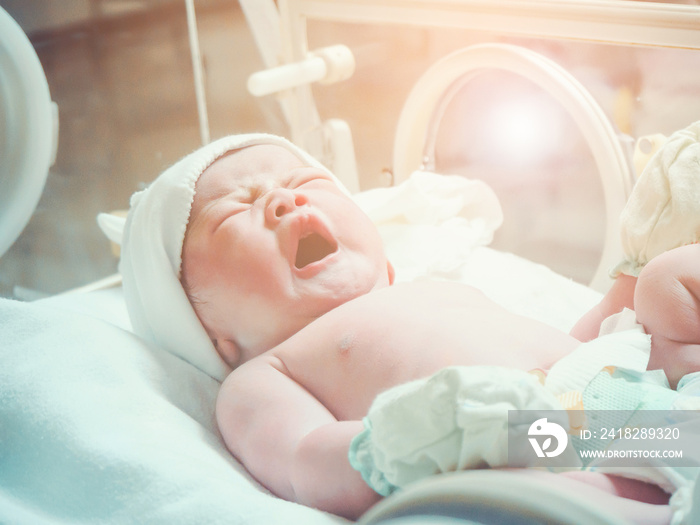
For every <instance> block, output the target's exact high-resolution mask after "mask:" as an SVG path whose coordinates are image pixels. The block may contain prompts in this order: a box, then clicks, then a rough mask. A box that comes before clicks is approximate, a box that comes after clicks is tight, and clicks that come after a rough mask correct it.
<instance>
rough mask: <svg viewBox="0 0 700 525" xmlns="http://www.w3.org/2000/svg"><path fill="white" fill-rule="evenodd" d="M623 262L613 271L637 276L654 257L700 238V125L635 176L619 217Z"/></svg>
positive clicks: (681, 133)
mask: <svg viewBox="0 0 700 525" xmlns="http://www.w3.org/2000/svg"><path fill="white" fill-rule="evenodd" d="M620 223H621V240H622V248H623V252H624V258H623V260H622V261H620V262H619V263H618V264H617V265H616V266H615V267H614V268H613V269H612V270H611V275H612V276H613V277H615V276H617V275H619V274H620V273H624V274H628V275H634V276H636V275H639V272H640V271H641V270H642V268H643V267H644V266H645V265H646V264H647V263H648V262H649V261H650V260H652V259H653V258H654V257H656V256H657V255H659V254H661V253H663V252H665V251H668V250H670V249H672V248H676V247H679V246H683V245H686V244H691V243H695V242H698V239H699V236H700V121H698V122H695V123H693V124H691V125H690V126H688V127H687V128H685V129H683V130H680V131H677V132H675V133H673V134H672V135H671V136H670V137H669V138H668V140H667V141H666V142H665V143H664V144H663V146H661V148H660V149H659V150H658V151H657V152H656V154H654V156H653V157H652V158H651V160H650V161H649V163H648V164H647V165H646V167H645V168H644V171H642V173H641V174H640V175H639V179H638V180H637V182H636V184H635V186H634V188H633V190H632V195H631V196H630V198H629V200H628V201H627V204H626V206H625V208H624V209H623V211H622V214H621V217H620Z"/></svg>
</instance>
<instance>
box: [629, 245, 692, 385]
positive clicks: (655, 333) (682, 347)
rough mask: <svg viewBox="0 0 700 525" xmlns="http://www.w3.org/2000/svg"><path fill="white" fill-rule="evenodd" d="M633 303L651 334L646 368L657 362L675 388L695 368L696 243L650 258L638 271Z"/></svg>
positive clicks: (654, 366) (640, 321)
mask: <svg viewBox="0 0 700 525" xmlns="http://www.w3.org/2000/svg"><path fill="white" fill-rule="evenodd" d="M634 306H635V310H636V313H637V321H638V322H639V323H641V324H642V325H643V326H644V329H645V330H646V331H647V333H649V334H651V358H650V360H649V369H650V370H652V369H656V368H662V369H663V370H664V371H665V372H666V375H667V376H668V380H669V382H670V383H671V386H672V387H674V388H675V386H676V385H677V383H678V381H679V380H680V378H681V377H683V376H684V375H685V374H688V373H691V372H697V371H700V244H691V245H688V246H683V247H681V248H676V249H674V250H670V251H668V252H665V253H663V254H661V255H659V256H658V257H655V258H654V259H652V260H651V261H650V262H649V263H648V264H647V265H646V266H645V268H644V269H643V270H642V272H641V273H640V275H639V280H638V283H637V288H636V291H635V295H634Z"/></svg>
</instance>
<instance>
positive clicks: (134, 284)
mask: <svg viewBox="0 0 700 525" xmlns="http://www.w3.org/2000/svg"><path fill="white" fill-rule="evenodd" d="M256 144H272V145H277V146H282V147H284V148H287V149H288V150H289V151H290V152H292V153H293V154H294V155H296V156H297V157H299V158H300V159H301V160H302V161H303V162H305V163H307V164H308V165H310V166H314V167H318V168H320V169H323V170H324V171H325V172H326V173H328V174H329V175H331V177H333V175H332V174H331V173H330V172H329V171H328V170H327V169H326V168H325V167H323V166H322V165H321V164H320V163H319V162H318V161H317V160H315V159H314V158H313V157H311V156H310V155H309V154H307V153H305V152H304V151H302V150H301V149H299V148H298V147H297V146H295V145H294V144H292V143H291V142H289V141H288V140H286V139H284V138H282V137H278V136H275V135H267V134H261V133H255V134H244V135H232V136H228V137H224V138H221V139H219V140H216V141H214V142H212V143H210V144H207V145H206V146H204V147H202V148H200V149H198V150H197V151H195V152H193V153H191V154H189V155H188V156H186V157H184V158H183V159H181V160H180V161H178V162H177V163H176V164H174V165H173V166H171V167H170V168H168V169H167V170H165V171H164V172H163V173H162V174H161V175H160V176H159V177H158V178H157V179H156V180H154V181H153V182H152V183H151V184H150V185H149V186H148V188H146V189H145V190H143V191H140V192H138V193H135V194H134V195H133V196H132V197H131V202H130V206H131V207H130V210H129V214H128V216H127V218H126V220H125V221H124V220H123V219H122V220H121V221H120V219H116V218H115V217H114V216H108V215H106V214H100V215H99V216H98V223H99V224H100V227H101V228H102V229H103V231H105V233H106V234H107V236H108V237H109V238H110V239H112V240H113V241H115V242H120V243H121V245H122V249H121V260H120V263H119V271H120V272H121V274H122V277H123V287H124V297H125V299H126V305H127V309H128V311H129V317H130V319H131V324H132V327H133V330H134V332H135V333H136V334H137V335H139V336H141V337H143V338H144V339H147V340H149V341H152V342H154V343H155V344H157V345H158V346H160V347H161V348H164V349H165V350H167V351H169V352H171V353H173V354H175V355H177V356H179V357H181V358H183V359H185V360H186V361H189V362H190V363H191V364H193V365H195V366H196V367H197V368H199V369H200V370H202V371H203V372H206V373H207V374H209V375H210V376H212V377H213V378H215V379H217V380H219V381H223V379H224V378H225V377H226V376H227V375H228V373H229V372H230V371H231V369H230V367H229V366H228V365H227V364H226V363H225V362H224V360H223V359H222V358H221V356H219V354H218V352H217V351H216V349H215V348H214V345H213V343H212V342H211V340H210V338H209V336H208V335H207V332H206V331H205V329H204V327H203V326H202V324H201V323H200V321H199V319H198V317H197V315H196V314H195V311H194V308H193V307H192V305H191V304H190V302H189V300H188V298H187V295H186V294H185V291H184V289H183V287H182V285H181V283H180V269H181V263H182V245H183V242H184V238H185V230H186V229H187V223H188V221H189V217H190V210H191V207H192V202H193V200H194V195H195V184H196V183H197V180H198V179H199V177H200V175H201V174H202V172H203V171H204V170H205V169H207V168H208V167H209V166H210V165H211V164H212V163H213V162H214V161H216V160H217V159H218V158H220V157H221V156H222V155H224V154H225V153H227V152H229V151H233V150H237V149H241V148H245V147H248V146H253V145H256ZM333 178H334V180H336V182H337V183H338V185H339V186H341V187H342V184H341V183H340V182H339V181H337V179H336V178H335V177H333Z"/></svg>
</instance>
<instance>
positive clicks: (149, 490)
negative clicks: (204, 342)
mask: <svg viewBox="0 0 700 525" xmlns="http://www.w3.org/2000/svg"><path fill="white" fill-rule="evenodd" d="M85 304H86V303H83V309H84V310H87V311H91V309H92V307H91V306H90V305H89V303H87V307H85ZM70 306H71V304H70V301H66V300H57V301H56V300H49V301H46V302H44V301H40V302H38V303H31V304H29V303H20V302H17V301H10V300H6V299H0V523H12V524H23V523H27V524H30V523H31V524H41V523H149V524H158V523H164V524H165V523H167V524H178V523H183V524H185V523H187V524H197V523H207V524H216V523H226V524H237V523H240V524H246V525H249V524H261V525H262V524H264V525H271V524H277V523H279V524H285V525H286V524H290V523H303V524H318V525H326V524H333V523H339V522H342V520H340V519H339V518H335V517H332V516H329V515H327V514H323V513H321V512H318V511H315V510H312V509H308V508H306V507H302V506H300V505H296V504H292V503H288V502H285V501H282V500H280V499H278V498H275V497H273V496H271V495H269V494H267V493H266V492H265V491H264V490H263V489H262V488H261V487H260V486H259V485H258V484H257V483H256V482H255V481H254V480H252V479H251V477H250V476H249V475H248V474H247V473H246V471H245V470H244V469H243V468H242V467H241V465H240V464H239V463H237V462H236V461H235V460H234V459H233V458H232V457H231V456H230V454H229V453H228V451H227V450H226V448H225V446H224V445H223V443H222V440H221V438H220V436H219V434H218V431H217V429H216V424H215V420H214V413H213V411H214V401H215V398H216V394H217V391H218V387H219V384H218V383H217V382H216V381H215V380H213V379H211V378H210V377H208V376H206V375H205V374H203V373H201V372H199V371H198V370H197V369H195V368H194V367H192V366H191V365H189V364H188V363H186V362H184V361H182V360H180V359H179V358H177V357H174V356H172V355H170V354H168V353H166V352H163V351H160V350H159V349H157V348H152V347H149V346H148V345H146V344H145V343H144V342H142V341H141V340H140V339H138V338H137V337H135V336H134V335H133V334H132V333H131V332H129V331H127V330H125V329H123V328H120V327H119V326H116V325H115V324H112V323H107V322H105V321H103V320H100V319H98V318H96V317H95V316H93V315H85V314H80V313H76V312H75V311H70V308H69V307H70ZM241 424H245V422H244V421H242V422H241Z"/></svg>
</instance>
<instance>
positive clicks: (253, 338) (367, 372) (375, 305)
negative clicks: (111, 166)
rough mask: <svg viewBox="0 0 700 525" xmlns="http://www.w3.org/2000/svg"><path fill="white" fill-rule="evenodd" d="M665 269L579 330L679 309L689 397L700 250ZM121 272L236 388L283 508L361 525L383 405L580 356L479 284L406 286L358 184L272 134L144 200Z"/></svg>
mask: <svg viewBox="0 0 700 525" xmlns="http://www.w3.org/2000/svg"><path fill="white" fill-rule="evenodd" d="M695 240H697V239H695ZM676 252H677V253H676ZM659 261H660V262H659V264H658V267H657V268H653V265H651V264H650V265H648V268H650V272H649V273H650V275H651V276H652V277H653V278H651V279H649V280H647V279H645V276H644V271H642V274H641V275H640V277H639V280H638V282H639V286H637V287H636V288H637V291H638V292H639V291H642V292H641V293H638V294H637V297H636V299H637V301H636V303H635V286H636V284H637V278H636V277H631V276H628V275H623V276H622V277H620V278H619V279H618V283H620V284H617V285H616V286H613V288H612V290H611V292H610V294H608V296H607V297H606V298H605V300H604V301H603V303H601V306H600V307H599V308H598V309H597V311H596V312H595V315H594V316H593V317H592V318H591V319H592V320H590V321H587V322H586V323H584V324H583V325H581V326H579V327H578V328H577V329H578V330H580V331H581V332H582V333H583V332H589V331H590V326H587V324H590V323H593V324H596V323H598V322H599V321H598V317H601V318H604V317H607V315H609V314H612V313H615V312H616V311H619V310H621V309H622V308H623V307H633V306H634V307H636V310H637V316H638V318H639V319H655V320H656V319H657V318H658V316H654V315H653V313H654V311H655V309H656V302H657V298H658V297H669V296H670V297H671V298H672V300H671V299H670V300H668V301H666V302H665V303H664V306H665V308H667V309H668V312H667V313H668V314H669V315H667V316H665V317H664V319H665V322H658V321H654V323H655V324H654V323H652V324H653V331H652V333H653V336H654V337H656V334H659V340H660V341H664V342H665V343H669V344H665V345H664V347H663V353H662V355H658V352H656V354H657V355H656V357H655V366H657V367H661V368H664V369H665V370H666V371H667V373H668V374H669V379H670V381H671V382H672V383H673V384H675V383H676V382H677V381H678V380H679V379H680V378H681V377H682V376H683V375H685V374H688V373H691V372H695V371H698V370H700V354H697V352H695V350H697V343H698V341H697V340H696V339H693V340H685V339H683V340H682V341H679V340H678V335H679V333H681V332H683V335H684V336H685V333H686V332H687V331H689V330H687V329H688V328H692V330H694V333H695V334H699V333H700V319H698V317H697V311H698V309H697V306H698V305H697V304H696V301H697V299H696V297H697V291H698V289H699V288H700V286H699V285H698V275H700V264H699V263H700V247H698V246H697V245H694V246H690V247H685V248H682V249H679V250H677V251H671V252H668V253H667V254H666V255H665V256H664V257H660V258H659ZM689 261H693V262H692V265H691V264H690V263H689ZM652 262H653V261H652ZM681 267H682V269H683V270H682V271H678V272H676V271H675V270H674V269H675V268H681ZM689 268H690V270H689ZM120 269H121V271H122V273H123V275H124V291H125V296H126V299H127V305H128V307H129V310H130V316H131V318H132V323H133V325H134V329H135V331H136V332H137V333H140V334H141V335H144V336H145V337H147V338H150V339H152V340H154V341H156V342H158V344H160V345H162V346H163V347H165V348H166V349H168V350H170V351H171V352H173V353H176V354H177V355H180V356H181V357H183V358H185V359H187V360H189V361H191V362H192V363H193V364H195V365H197V366H199V367H200V368H201V369H202V370H204V371H206V372H208V373H209V374H211V375H212V376H213V377H216V378H218V379H224V378H225V379H224V381H223V384H222V386H221V390H220V394H219V399H218V402H217V407H216V410H217V421H218V423H219V427H220V430H221V433H222V436H223V438H224V440H225V442H226V444H227V446H228V448H229V449H230V451H231V452H232V453H233V454H234V455H235V457H236V458H238V459H239V460H240V461H241V462H242V463H243V464H244V465H245V466H246V468H247V469H248V470H249V471H250V472H251V473H252V474H253V475H254V476H255V477H256V478H257V479H258V480H259V481H260V482H262V483H263V484H264V485H265V486H266V487H268V488H269V489H270V490H272V491H273V492H274V493H275V494H277V495H279V496H281V497H283V498H285V499H288V500H292V501H298V502H301V503H304V504H307V505H310V506H314V507H317V508H320V509H323V510H328V511H330V512H333V513H336V514H340V515H344V516H347V517H351V518H356V517H358V516H359V515H361V514H362V513H363V512H364V511H365V510H366V509H367V508H369V507H370V506H371V505H372V504H373V503H374V502H376V501H377V500H378V499H379V495H378V494H377V493H376V492H374V491H373V490H372V489H371V488H370V487H369V486H368V485H367V484H366V483H365V482H364V481H363V479H362V477H361V476H360V474H359V473H358V472H357V471H355V470H354V469H353V468H352V467H351V466H350V463H349V461H348V450H349V447H350V442H351V441H352V439H353V438H354V437H355V436H356V435H358V434H359V433H360V432H361V431H362V430H363V426H362V422H361V420H362V418H363V417H364V416H365V415H366V414H367V411H368V410H369V408H370V405H371V403H372V401H373V400H374V399H375V397H376V396H377V395H378V394H379V393H380V392H382V391H385V390H387V389H389V388H391V387H394V386H396V385H400V384H403V383H406V382H408V381H411V380H414V379H418V378H423V377H426V376H429V375H431V374H433V373H435V372H437V371H439V370H441V369H444V368H446V367H449V366H454V365H465V366H473V365H506V366H509V367H514V368H518V369H521V370H531V369H543V370H547V369H549V368H551V367H552V365H553V364H554V363H556V362H557V361H559V360H560V359H561V358H562V357H564V356H566V355H568V354H569V353H570V352H572V351H573V350H574V349H575V348H577V347H578V346H579V345H580V341H579V340H578V339H576V338H575V337H573V336H571V335H569V334H565V333H562V332H561V331H559V330H557V329H554V328H552V327H550V326H547V325H544V324H541V323H539V322H536V321H533V320H530V319H526V318H523V317H519V316H516V315H513V314H511V313H510V312H508V311H506V310H504V309H503V308H501V307H499V306H497V305H496V304H494V303H493V302H492V301H490V300H489V299H488V298H487V297H485V296H484V295H483V294H482V293H481V292H479V291H477V290H475V289H473V288H470V287H467V286H463V285H459V284H454V283H437V282H420V283H413V284H401V285H392V284H393V278H394V272H393V269H392V267H391V264H390V262H389V261H388V260H387V258H386V256H385V253H384V250H383V247H382V242H381V239H380V238H379V235H378V233H377V231H376V229H375V228H374V226H373V224H372V223H371V221H370V220H369V218H367V217H366V216H365V214H364V213H363V212H362V211H361V210H360V209H359V208H358V207H357V206H356V205H355V203H354V202H353V201H352V199H351V198H350V197H349V195H348V194H347V192H346V191H345V190H344V189H343V187H342V185H340V184H339V183H338V181H337V180H336V179H335V177H334V176H333V175H332V174H331V173H329V172H328V171H327V170H326V169H325V168H323V167H322V166H321V165H320V164H319V163H318V162H316V161H315V160H314V159H312V158H310V157H309V156H308V155H307V154H305V153H304V152H301V151H300V150H298V148H296V147H295V146H293V145H292V144H290V143H288V142H287V141H285V140H283V139H281V138H279V137H271V136H267V135H248V136H238V137H228V138H225V139H221V140H220V141H217V142H215V143H212V144H210V145H208V146H206V147H205V148H203V149H202V150H200V151H198V152H195V153H194V154H192V155H191V156H189V157H186V158H185V159H183V160H182V161H180V162H179V163H178V164H176V165H175V166H173V167H172V168H171V169H170V170H168V171H166V172H165V173H164V174H163V175H161V177H159V179H157V180H156V181H155V182H154V183H153V184H152V185H151V187H149V188H148V189H147V190H145V191H144V192H142V193H140V194H136V195H135V196H134V198H133V199H132V209H131V211H130V215H129V218H128V219H127V225H126V230H125V235H124V244H123V253H122V262H121V266H120ZM651 269H653V271H651ZM659 277H660V278H659ZM180 282H181V284H182V286H179V284H180ZM642 285H643V286H642ZM669 285H670V286H671V288H669ZM183 289H184V291H183ZM683 294H685V295H683ZM673 311H678V312H683V313H684V315H685V317H684V318H683V319H684V321H683V323H679V322H677V319H679V317H678V316H674V315H672V312H673ZM693 314H694V315H695V317H693ZM688 322H690V323H694V324H692V325H689V324H687V323H688ZM679 324H682V325H683V326H682V327H679V326H678V325H679ZM503 327H508V328H507V330H504V328H503ZM692 330H691V331H692ZM671 343H673V344H671ZM676 343H679V344H680V346H681V348H680V349H678V348H677V347H678V345H677V344H676ZM652 350H653V348H652ZM676 350H678V352H680V354H679V355H681V356H682V359H676V355H674V354H673V352H674V351H676ZM231 369H232V370H233V371H232V372H231V373H230V374H228V372H229V370H231ZM227 374H228V375H227ZM547 474H548V473H543V472H538V473H536V474H535V473H533V475H537V476H546V475H547ZM551 476H552V477H554V478H556V480H555V482H556V483H557V484H559V485H561V484H562V483H563V485H564V486H567V485H569V484H571V485H573V488H572V490H576V491H584V493H585V491H589V492H591V497H595V498H597V499H598V501H599V502H600V504H601V505H609V506H610V508H611V509H613V508H614V509H617V511H618V513H619V514H620V515H621V516H624V517H626V518H628V519H631V520H634V521H638V522H654V523H664V522H667V521H668V519H669V517H670V514H671V511H670V510H669V508H668V507H667V506H664V505H655V503H659V502H663V501H664V496H663V495H662V494H661V493H660V491H657V490H655V488H654V487H650V486H648V485H645V484H643V483H640V482H637V481H634V480H630V479H614V478H612V477H607V476H603V475H602V474H596V473H592V472H579V473H572V474H571V475H565V474H558V475H555V474H551ZM564 476H565V477H564ZM633 494H636V496H634V497H632V496H631V495H633ZM628 497H629V498H628ZM635 499H640V500H644V501H645V502H640V501H634V500H635Z"/></svg>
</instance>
